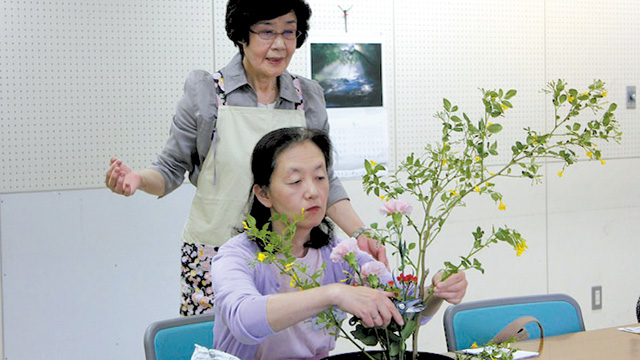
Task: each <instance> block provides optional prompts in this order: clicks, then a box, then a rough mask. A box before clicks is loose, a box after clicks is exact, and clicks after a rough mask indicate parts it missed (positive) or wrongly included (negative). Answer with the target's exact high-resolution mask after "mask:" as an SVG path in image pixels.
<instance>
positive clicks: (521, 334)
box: [492, 316, 544, 353]
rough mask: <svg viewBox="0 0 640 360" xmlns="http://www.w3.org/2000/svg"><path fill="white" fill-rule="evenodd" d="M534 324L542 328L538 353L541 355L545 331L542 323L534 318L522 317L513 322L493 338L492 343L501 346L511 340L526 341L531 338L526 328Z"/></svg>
mask: <svg viewBox="0 0 640 360" xmlns="http://www.w3.org/2000/svg"><path fill="white" fill-rule="evenodd" d="M532 322H533V323H536V324H538V327H539V328H540V346H539V347H538V353H541V352H542V347H543V345H544V329H543V328H542V324H540V321H538V319H536V318H534V317H533V316H521V317H519V318H517V319H515V320H513V321H512V322H511V323H509V325H507V326H505V327H504V328H503V329H502V330H500V332H499V333H498V335H496V336H494V337H493V339H492V341H493V342H495V343H498V344H499V343H503V342H505V341H507V340H509V339H511V338H516V341H521V340H526V339H528V338H529V333H528V332H527V330H526V329H525V328H524V327H525V325H527V324H530V323H532Z"/></svg>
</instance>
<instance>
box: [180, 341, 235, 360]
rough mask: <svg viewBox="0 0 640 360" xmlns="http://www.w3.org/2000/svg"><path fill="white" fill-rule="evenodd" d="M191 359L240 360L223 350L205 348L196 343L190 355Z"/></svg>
mask: <svg viewBox="0 0 640 360" xmlns="http://www.w3.org/2000/svg"><path fill="white" fill-rule="evenodd" d="M191 360H240V359H238V358H237V357H235V356H233V355H231V354H227V353H226V352H224V351H220V350H215V349H207V348H206V347H204V346H200V345H198V344H196V349H195V350H194V351H193V355H191Z"/></svg>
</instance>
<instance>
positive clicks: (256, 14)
mask: <svg viewBox="0 0 640 360" xmlns="http://www.w3.org/2000/svg"><path fill="white" fill-rule="evenodd" d="M291 11H293V12H294V13H295V14H296V18H297V19H298V31H300V32H302V35H300V37H298V39H297V42H296V48H300V47H301V46H302V44H304V42H305V41H306V40H307V35H308V31H309V18H310V17H311V8H310V7H309V5H308V4H307V3H306V1H304V0H278V1H265V0H229V2H227V15H226V19H225V29H226V30H227V36H228V37H229V39H231V41H233V43H234V45H235V46H237V47H238V48H239V49H240V53H241V54H243V55H244V50H243V48H242V44H240V42H244V43H245V44H247V45H248V44H249V28H250V27H251V26H253V25H254V24H255V23H257V22H258V21H263V20H271V19H275V18H277V17H280V16H282V15H285V14H288V13H290V12H291Z"/></svg>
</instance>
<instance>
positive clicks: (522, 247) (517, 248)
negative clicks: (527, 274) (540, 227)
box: [516, 239, 529, 256]
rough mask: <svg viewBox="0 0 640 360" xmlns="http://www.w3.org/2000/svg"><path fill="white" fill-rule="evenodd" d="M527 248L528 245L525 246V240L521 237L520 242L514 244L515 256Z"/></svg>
mask: <svg viewBox="0 0 640 360" xmlns="http://www.w3.org/2000/svg"><path fill="white" fill-rule="evenodd" d="M528 248H529V247H528V246H527V242H526V241H525V240H524V239H522V242H521V243H519V244H518V245H516V256H520V255H522V253H523V252H524V251H525V250H526V249H528Z"/></svg>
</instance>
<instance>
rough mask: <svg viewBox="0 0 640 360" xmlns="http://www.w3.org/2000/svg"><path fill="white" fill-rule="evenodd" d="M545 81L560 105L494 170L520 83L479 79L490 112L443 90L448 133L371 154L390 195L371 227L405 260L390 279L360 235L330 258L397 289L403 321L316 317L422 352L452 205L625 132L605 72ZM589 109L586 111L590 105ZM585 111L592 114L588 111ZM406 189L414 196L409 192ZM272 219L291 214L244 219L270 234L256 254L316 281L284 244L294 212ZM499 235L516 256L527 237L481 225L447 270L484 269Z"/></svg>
mask: <svg viewBox="0 0 640 360" xmlns="http://www.w3.org/2000/svg"><path fill="white" fill-rule="evenodd" d="M543 91H544V92H545V93H546V94H548V95H551V98H552V103H553V107H554V122H553V125H552V126H551V130H550V131H548V132H540V131H538V130H534V129H531V128H528V127H527V128H524V138H523V139H522V140H520V141H516V142H515V143H513V144H511V146H510V147H509V148H508V149H509V150H510V152H511V153H510V155H509V157H508V160H507V161H506V162H504V163H503V164H502V165H500V166H497V169H495V170H494V171H490V170H489V169H488V167H487V163H488V162H489V161H490V160H491V159H492V157H493V158H494V159H495V157H496V156H498V155H499V151H503V149H504V148H501V147H499V146H498V143H499V142H498V140H497V137H498V135H499V133H500V132H501V130H502V125H501V124H500V123H498V122H497V121H498V120H500V119H501V118H502V117H503V116H504V115H505V112H506V111H508V110H509V109H511V108H512V104H511V102H510V101H511V99H512V98H513V97H514V96H515V95H516V90H508V91H503V90H495V91H494V90H484V89H481V92H482V103H483V105H484V114H483V115H482V116H481V117H480V118H479V119H477V120H475V121H473V120H471V118H470V116H468V115H467V114H466V113H463V112H461V111H460V110H459V108H458V106H456V105H454V104H452V103H451V102H450V101H449V100H447V99H444V100H443V111H440V112H438V113H437V114H436V118H437V119H439V120H440V121H441V123H442V136H441V142H438V143H435V144H427V145H426V146H425V152H424V154H422V155H419V156H418V155H415V154H411V155H409V156H407V157H406V158H405V159H404V160H403V161H401V162H400V164H399V165H398V166H397V167H396V169H395V170H394V171H388V170H387V169H386V168H385V166H383V165H381V164H376V163H375V162H373V161H366V160H365V162H364V166H365V170H366V174H365V175H364V176H363V178H362V183H363V187H364V191H365V192H366V193H367V194H371V193H373V194H375V196H378V197H380V198H381V199H383V200H384V201H385V202H384V205H383V206H382V209H381V211H382V213H383V214H384V215H385V217H386V218H387V222H386V224H383V225H380V224H377V223H374V224H372V225H371V229H370V230H367V232H368V235H369V236H371V237H374V238H376V239H378V240H379V241H380V242H381V243H382V244H383V245H385V246H387V248H388V249H389V248H392V249H393V253H394V254H395V255H397V258H398V267H397V268H396V269H393V270H394V273H395V274H396V278H395V280H394V281H390V282H386V283H385V282H383V281H381V280H380V277H379V275H380V273H381V272H382V271H383V268H382V267H381V266H383V265H382V264H380V263H377V262H373V263H369V264H367V266H363V267H362V268H360V267H359V265H358V263H357V261H356V259H355V256H354V254H355V252H356V251H357V245H356V243H355V240H353V239H351V240H346V241H344V242H342V243H341V244H339V245H338V246H337V247H336V248H335V249H334V251H333V254H332V261H346V262H347V263H348V264H349V266H350V267H351V268H352V270H353V272H352V274H351V275H350V276H349V279H348V282H349V283H350V284H352V285H354V286H369V287H372V288H378V289H382V290H385V291H390V292H393V293H395V294H396V297H395V299H394V301H395V303H396V306H397V307H398V309H399V310H400V312H401V314H402V315H403V318H404V320H405V321H404V325H403V326H400V325H398V324H397V323H395V322H393V321H392V322H391V324H390V325H389V326H387V327H386V328H368V327H365V326H363V324H362V323H361V322H360V320H359V319H357V318H355V317H352V318H351V319H350V320H349V323H350V324H351V325H353V326H355V329H354V330H353V331H350V332H347V331H345V330H344V329H343V327H342V323H343V320H344V319H345V317H344V316H341V314H340V311H338V310H337V309H329V310H327V311H325V312H324V313H322V314H319V315H318V318H317V323H318V324H319V325H322V326H326V327H328V328H330V329H333V331H334V334H335V335H336V336H340V337H344V338H347V339H348V340H349V341H351V342H352V343H353V344H355V345H356V346H357V347H358V348H359V349H360V350H362V351H363V352H365V350H366V346H379V347H381V348H382V350H383V351H382V353H381V354H376V355H367V356H368V358H370V359H378V358H381V359H389V360H390V359H404V357H405V351H406V350H407V349H406V343H407V342H408V339H409V338H413V352H412V353H413V358H414V360H415V359H416V357H417V354H418V348H417V346H418V333H419V330H420V326H419V324H420V318H421V311H422V310H423V309H424V304H425V303H426V302H427V301H428V300H429V298H430V297H431V296H432V293H433V286H432V285H431V284H430V283H428V280H427V279H428V274H429V269H428V267H427V258H426V250H427V248H429V246H431V245H432V244H433V243H434V242H435V241H436V239H437V238H438V235H439V234H440V233H441V231H442V229H443V227H444V225H445V224H446V222H447V220H448V219H449V217H450V216H451V213H452V212H453V211H454V210H455V209H456V208H458V207H460V206H464V201H465V200H466V199H467V198H468V197H469V196H470V195H474V194H475V195H479V196H489V197H490V198H491V199H492V201H493V202H495V204H496V205H497V207H498V209H500V210H505V208H506V206H505V204H504V203H503V201H502V194H501V193H500V192H499V191H498V190H497V189H496V184H495V182H494V181H495V179H496V178H498V177H508V178H524V179H530V180H533V181H539V179H540V177H541V175H540V173H539V169H540V164H539V163H538V160H540V159H553V160H559V161H561V162H562V163H563V168H562V171H561V172H560V173H559V174H558V175H559V176H562V174H563V172H564V170H565V169H566V167H568V166H570V165H573V164H574V163H576V161H577V158H578V154H579V153H580V152H582V153H584V154H586V157H588V158H589V159H595V160H599V161H600V162H601V163H602V164H603V165H604V164H605V161H604V160H603V159H602V153H601V151H600V150H599V148H598V145H597V142H598V141H600V140H603V141H609V140H614V141H616V142H619V141H620V139H621V132H620V131H619V128H618V123H617V121H616V119H615V116H614V111H615V110H616V104H610V105H609V106H608V107H606V108H605V107H604V105H605V104H607V103H606V102H605V97H606V96H607V92H606V89H605V87H604V82H602V81H600V80H597V81H594V82H593V83H592V84H591V85H590V86H589V87H588V89H587V90H585V91H582V92H580V91H578V90H576V89H573V88H569V87H568V86H567V83H566V82H564V81H563V80H558V81H553V82H550V83H549V84H548V86H547V88H546V89H544V90H543ZM587 111H588V112H589V114H585V113H586V112H587ZM580 115H582V116H580ZM587 115H590V117H589V118H588V119H584V118H585V117H586V116H587ZM494 163H495V162H494ZM501 163H502V161H501ZM407 198H410V199H412V201H411V202H409V201H407V200H405V199H407ZM414 206H418V207H419V208H420V209H419V210H420V211H419V213H420V214H419V216H416V215H412V214H413V207H414ZM416 212H418V211H416ZM272 221H283V222H286V223H287V224H288V226H287V229H286V230H285V231H284V232H283V233H280V234H274V233H273V232H270V231H269V230H268V229H267V228H266V227H265V228H263V229H256V228H255V222H254V221H253V219H251V218H248V219H247V223H245V227H246V229H247V230H248V231H249V232H250V235H252V236H255V237H256V238H259V239H262V240H263V241H265V243H266V244H267V246H266V250H265V251H264V252H263V253H260V254H258V259H257V261H262V262H267V263H272V264H275V266H276V267H277V268H278V269H280V271H281V272H282V273H283V274H288V275H289V276H290V277H291V279H292V280H291V286H292V287H297V288H300V289H308V288H311V287H315V286H319V279H321V276H322V269H321V270H320V271H318V272H317V273H314V274H306V269H305V268H304V266H302V265H297V264H296V263H295V257H293V256H291V254H290V252H289V250H288V247H287V246H288V245H287V244H288V242H289V241H290V239H291V236H292V234H293V233H295V226H296V225H295V224H296V219H293V221H288V219H286V216H283V215H278V214H276V215H274V217H273V218H272ZM407 231H410V232H412V233H413V236H407V235H408V234H406V232H407ZM409 239H411V240H409ZM497 243H505V244H508V245H509V246H511V247H512V248H513V249H514V250H515V252H516V254H517V255H518V256H519V255H520V254H522V252H523V251H525V250H526V249H527V243H526V240H525V239H524V238H523V236H522V235H521V234H520V233H519V232H518V231H517V230H515V229H512V228H510V227H508V226H503V227H493V228H492V229H490V230H484V229H482V228H481V227H477V229H476V230H475V231H474V232H473V233H472V239H471V242H470V245H471V246H470V249H469V251H468V252H466V254H464V255H462V256H460V260H459V262H457V263H453V262H445V263H444V266H443V269H442V279H443V280H445V279H446V278H447V277H449V276H451V275H452V274H454V273H457V272H459V271H461V270H469V269H476V270H479V271H481V272H484V269H483V268H482V264H481V262H480V261H479V259H478V257H477V255H478V253H479V252H480V251H482V250H484V249H486V248H487V247H489V246H491V245H493V244H497Z"/></svg>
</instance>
